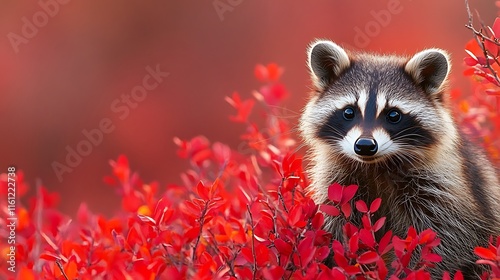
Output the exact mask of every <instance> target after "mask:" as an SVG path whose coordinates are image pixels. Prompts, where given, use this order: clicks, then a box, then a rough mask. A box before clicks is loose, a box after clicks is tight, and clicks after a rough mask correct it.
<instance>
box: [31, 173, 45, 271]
mask: <svg viewBox="0 0 500 280" xmlns="http://www.w3.org/2000/svg"><path fill="white" fill-rule="evenodd" d="M36 195H37V200H36V207H35V224H36V234H35V245H34V248H33V252H32V254H33V256H35V259H36V262H35V265H34V267H33V270H34V271H36V272H41V271H42V261H41V259H40V258H38V256H40V254H41V248H42V236H41V235H40V232H41V231H42V225H43V223H42V220H43V215H42V213H43V194H42V182H41V180H40V179H37V180H36Z"/></svg>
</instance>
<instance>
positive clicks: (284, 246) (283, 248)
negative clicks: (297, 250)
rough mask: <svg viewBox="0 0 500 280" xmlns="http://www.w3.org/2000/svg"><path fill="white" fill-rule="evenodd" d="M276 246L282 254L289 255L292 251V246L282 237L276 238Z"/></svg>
mask: <svg viewBox="0 0 500 280" xmlns="http://www.w3.org/2000/svg"><path fill="white" fill-rule="evenodd" d="M274 246H275V247H276V249H277V250H278V252H279V253H280V254H282V255H285V256H289V255H290V254H291V253H292V249H293V248H292V246H291V245H290V244H288V243H286V242H285V241H283V240H282V239H280V238H277V239H276V240H274Z"/></svg>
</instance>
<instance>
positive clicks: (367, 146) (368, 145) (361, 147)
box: [354, 138, 378, 156]
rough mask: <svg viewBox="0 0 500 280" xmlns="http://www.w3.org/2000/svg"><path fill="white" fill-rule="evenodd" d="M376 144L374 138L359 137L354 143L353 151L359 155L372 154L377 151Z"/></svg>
mask: <svg viewBox="0 0 500 280" xmlns="http://www.w3.org/2000/svg"><path fill="white" fill-rule="evenodd" d="M377 150H378V145H377V141H375V139H370V138H359V139H358V140H356V143H354V152H356V154H358V155H360V156H373V155H374V154H376V153H377Z"/></svg>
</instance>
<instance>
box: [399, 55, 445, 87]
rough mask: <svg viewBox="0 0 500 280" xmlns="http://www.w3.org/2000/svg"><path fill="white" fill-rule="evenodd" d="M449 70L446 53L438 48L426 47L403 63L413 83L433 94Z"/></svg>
mask: <svg viewBox="0 0 500 280" xmlns="http://www.w3.org/2000/svg"><path fill="white" fill-rule="evenodd" d="M449 70H450V59H449V57H448V54H447V53H446V52H445V51H443V50H440V49H428V50H424V51H421V52H419V53H417V54H415V55H414V56H413V57H412V58H411V59H410V60H409V61H408V62H407V63H406V65H405V71H406V72H407V73H408V74H410V76H411V77H412V78H413V80H414V81H415V83H417V84H418V85H420V86H421V87H422V88H423V89H424V90H425V92H427V93H430V94H433V93H436V92H438V91H439V88H440V87H441V85H442V84H443V82H444V81H445V79H446V77H447V76H448V72H449Z"/></svg>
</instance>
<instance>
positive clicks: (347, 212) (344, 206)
mask: <svg viewBox="0 0 500 280" xmlns="http://www.w3.org/2000/svg"><path fill="white" fill-rule="evenodd" d="M340 209H341V210H342V213H344V216H345V217H346V218H349V217H350V216H351V212H352V208H351V204H349V203H345V204H342V205H341V206H340Z"/></svg>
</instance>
